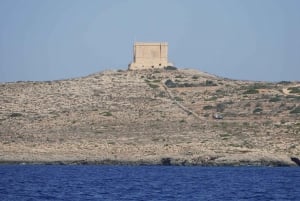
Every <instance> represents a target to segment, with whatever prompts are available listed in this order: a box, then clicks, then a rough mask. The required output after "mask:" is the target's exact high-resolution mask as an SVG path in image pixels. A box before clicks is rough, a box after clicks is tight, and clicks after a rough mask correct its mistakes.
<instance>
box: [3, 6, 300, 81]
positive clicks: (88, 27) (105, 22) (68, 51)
mask: <svg viewBox="0 0 300 201" xmlns="http://www.w3.org/2000/svg"><path fill="white" fill-rule="evenodd" d="M134 41H145V42H152V41H153V42H159V41H166V42H168V43H169V60H170V61H171V62H173V63H174V64H175V66H178V67H180V68H185V67H188V68H194V69H199V70H201V71H205V72H208V73H212V74H216V75H220V76H224V77H228V78H235V79H246V80H266V81H280V80H300V1H299V0H185V1H183V0H106V1H105V0H0V82H8V81H18V80H55V79H62V78H72V77H80V76H85V75H88V74H92V73H95V72H99V71H103V70H105V69H127V65H128V63H130V62H131V60H132V46H133V43H134Z"/></svg>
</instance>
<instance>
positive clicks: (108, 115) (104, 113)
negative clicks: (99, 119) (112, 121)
mask: <svg viewBox="0 0 300 201" xmlns="http://www.w3.org/2000/svg"><path fill="white" fill-rule="evenodd" d="M101 114H102V115H103V116H106V117H110V116H112V113H111V112H102V113H101Z"/></svg>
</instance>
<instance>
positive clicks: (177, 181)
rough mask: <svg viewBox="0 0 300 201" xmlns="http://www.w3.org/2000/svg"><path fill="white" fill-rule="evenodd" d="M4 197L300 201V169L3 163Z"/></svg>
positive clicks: (0, 171) (1, 194) (0, 197)
mask: <svg viewBox="0 0 300 201" xmlns="http://www.w3.org/2000/svg"><path fill="white" fill-rule="evenodd" d="M0 200H1V201H4V200H13V201H14V200H30V201H34V200H72V201H73V200H185V201H187V200H255V201H259V200H263V201H265V200H300V168H291V167H280V168H270V167H180V166H92V165H74V166H71V165H66V166H64V165H0Z"/></svg>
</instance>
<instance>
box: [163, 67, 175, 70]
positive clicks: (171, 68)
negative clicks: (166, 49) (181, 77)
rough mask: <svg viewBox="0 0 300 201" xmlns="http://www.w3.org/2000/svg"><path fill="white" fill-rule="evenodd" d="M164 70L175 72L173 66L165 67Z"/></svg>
mask: <svg viewBox="0 0 300 201" xmlns="http://www.w3.org/2000/svg"><path fill="white" fill-rule="evenodd" d="M165 69H166V70H177V68H176V67H175V66H167V67H165Z"/></svg>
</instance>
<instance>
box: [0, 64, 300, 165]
mask: <svg viewBox="0 0 300 201" xmlns="http://www.w3.org/2000/svg"><path fill="white" fill-rule="evenodd" d="M299 142H300V82H290V81H282V82H277V83H272V82H254V81H241V80H232V79H228V78H222V77H218V76H214V75H210V74H208V73H204V72H200V71H197V70H190V69H178V70H174V69H173V68H171V69H169V70H166V69H163V70H158V69H154V70H143V71H124V70H115V71H105V72H100V73H95V74H92V75H89V76H86V77H81V78H74V79H67V80H57V81H45V82H22V81H20V82H14V83H2V84H0V161H1V162H2V163H23V162H24V163H63V164H64V163H66V164H72V163H91V164H163V165H173V164H174V165H275V166H277V165H289V166H293V165H296V163H297V162H299V160H297V159H298V158H300V144H299ZM291 159H292V160H291Z"/></svg>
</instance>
